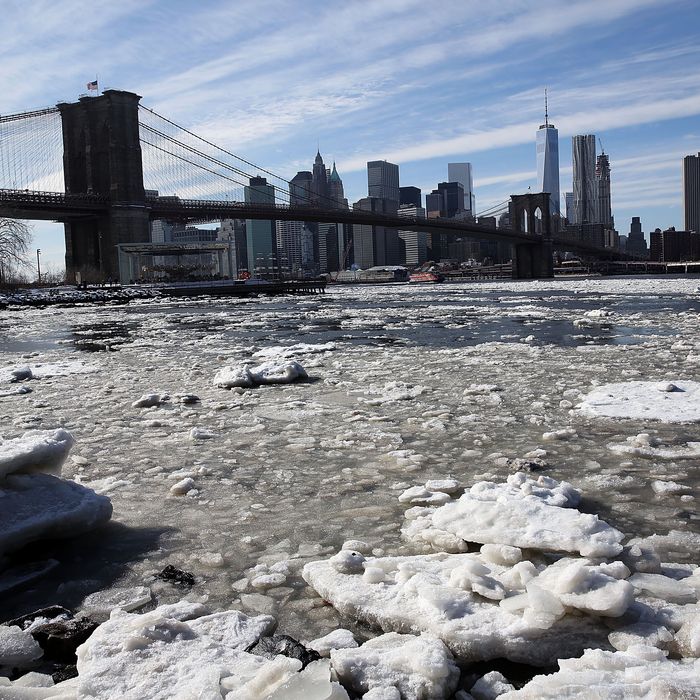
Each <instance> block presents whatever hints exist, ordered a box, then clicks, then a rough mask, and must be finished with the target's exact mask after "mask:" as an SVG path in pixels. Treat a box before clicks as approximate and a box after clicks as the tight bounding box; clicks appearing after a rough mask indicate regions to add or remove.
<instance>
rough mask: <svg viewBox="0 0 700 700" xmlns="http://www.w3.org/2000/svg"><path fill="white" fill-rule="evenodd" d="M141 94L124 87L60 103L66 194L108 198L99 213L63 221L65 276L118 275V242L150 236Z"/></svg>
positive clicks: (84, 277) (105, 276)
mask: <svg viewBox="0 0 700 700" xmlns="http://www.w3.org/2000/svg"><path fill="white" fill-rule="evenodd" d="M140 99H141V98H140V97H139V96H138V95H136V94H134V93H132V92H124V91H122V90H105V91H104V92H103V93H102V95H100V96H99V97H82V98H80V100H78V102H71V103H66V102H63V103H60V104H58V105H57V107H58V109H59V111H60V113H61V122H62V127H63V169H64V176H65V185H66V193H68V194H86V193H89V194H98V195H103V196H105V197H107V198H108V199H109V209H108V212H107V213H106V214H105V215H103V216H99V217H94V218H93V217H86V218H80V219H72V220H70V221H68V222H67V223H66V224H65V234H66V275H67V278H68V279H69V280H70V279H75V275H76V273H80V276H81V278H82V279H83V280H88V281H93V280H94V281H97V280H104V279H108V278H111V279H117V278H118V276H119V256H118V249H117V245H118V244H119V243H143V242H146V241H148V240H149V239H150V228H149V218H148V211H147V209H146V197H145V193H144V187H143V166H142V162H141V143H140V141H139V114H138V105H139V100H140Z"/></svg>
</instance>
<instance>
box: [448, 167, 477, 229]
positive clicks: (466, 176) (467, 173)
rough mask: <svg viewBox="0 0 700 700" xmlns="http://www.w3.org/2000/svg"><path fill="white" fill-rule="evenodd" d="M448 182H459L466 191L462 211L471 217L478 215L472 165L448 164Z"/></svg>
mask: <svg viewBox="0 0 700 700" xmlns="http://www.w3.org/2000/svg"><path fill="white" fill-rule="evenodd" d="M447 180H448V182H459V184H460V185H462V189H463V190H464V203H463V204H462V207H461V209H462V210H463V211H467V212H469V214H470V215H471V216H475V215H476V197H475V196H474V179H473V177H472V164H471V163H448V164H447Z"/></svg>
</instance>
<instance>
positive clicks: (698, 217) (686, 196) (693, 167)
mask: <svg viewBox="0 0 700 700" xmlns="http://www.w3.org/2000/svg"><path fill="white" fill-rule="evenodd" d="M683 225H684V226H685V230H686V231H695V232H696V233H700V153H698V154H697V156H686V157H685V158H683Z"/></svg>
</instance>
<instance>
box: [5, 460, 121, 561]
mask: <svg viewBox="0 0 700 700" xmlns="http://www.w3.org/2000/svg"><path fill="white" fill-rule="evenodd" d="M111 515H112V503H111V501H110V500H109V498H107V497H106V496H101V495H98V494H96V493H95V492H94V491H92V490H91V489H89V488H86V487H85V486H81V485H80V484H76V483H75V482H73V481H67V480H65V479H61V478H59V477H56V476H53V475H51V474H10V475H8V476H6V477H5V479H4V481H3V483H2V486H1V487H0V554H1V553H3V552H7V551H11V550H14V549H18V548H19V547H22V546H24V545H25V544H27V543H28V542H35V541H37V540H41V539H55V538H58V537H61V538H63V537H72V536H74V535H78V534H82V533H83V532H89V531H91V530H93V529H95V528H97V527H99V526H100V525H102V524H104V523H106V522H107V521H108V520H109V519H110V517H111Z"/></svg>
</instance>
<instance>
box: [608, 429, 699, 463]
mask: <svg viewBox="0 0 700 700" xmlns="http://www.w3.org/2000/svg"><path fill="white" fill-rule="evenodd" d="M607 447H608V449H609V450H611V451H612V452H616V453H618V454H629V455H635V456H640V457H653V458H654V459H695V458H697V457H700V442H687V443H685V444H683V445H664V444H663V443H662V442H661V440H659V438H656V437H652V436H651V435H649V433H639V435H634V436H632V437H629V438H627V441H626V442H624V443H621V444H619V443H617V444H616V443H611V444H609V445H608V446H607Z"/></svg>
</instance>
